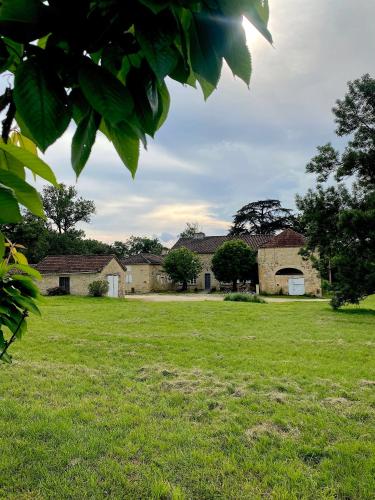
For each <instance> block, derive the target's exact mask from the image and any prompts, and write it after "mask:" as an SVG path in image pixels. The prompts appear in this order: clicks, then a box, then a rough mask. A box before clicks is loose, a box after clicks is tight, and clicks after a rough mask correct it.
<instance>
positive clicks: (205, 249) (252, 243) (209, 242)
mask: <svg viewBox="0 0 375 500" xmlns="http://www.w3.org/2000/svg"><path fill="white" fill-rule="evenodd" d="M271 238H273V236H272V235H266V234H242V235H240V236H205V237H204V238H180V239H179V240H178V241H177V242H176V243H175V244H174V246H173V247H172V250H175V249H176V248H181V247H185V248H188V249H189V250H192V251H193V252H197V253H215V252H216V250H217V249H218V248H219V246H221V245H222V244H223V243H225V242H226V241H230V240H242V241H244V242H245V243H247V244H248V245H249V247H250V248H252V249H253V250H257V249H258V248H260V247H261V246H262V245H264V244H265V243H266V242H267V241H268V240H270V239H271Z"/></svg>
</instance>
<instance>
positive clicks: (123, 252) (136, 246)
mask: <svg viewBox="0 0 375 500" xmlns="http://www.w3.org/2000/svg"><path fill="white" fill-rule="evenodd" d="M112 249H113V250H112V253H115V254H116V255H117V257H130V256H131V255H138V254H140V253H152V254H154V255H161V254H162V252H163V249H164V247H163V245H162V244H161V242H160V241H159V239H158V238H148V237H147V236H130V238H128V239H127V240H126V241H115V242H114V243H113V245H112Z"/></svg>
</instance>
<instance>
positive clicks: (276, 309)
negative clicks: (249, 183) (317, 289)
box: [0, 297, 375, 500]
mask: <svg viewBox="0 0 375 500" xmlns="http://www.w3.org/2000/svg"><path fill="white" fill-rule="evenodd" d="M42 312H43V317H44V318H45V321H43V322H41V321H38V320H37V319H34V318H31V319H30V322H31V325H30V326H31V328H32V329H33V336H26V337H25V339H24V340H23V341H22V342H21V343H17V344H15V346H14V351H15V352H14V354H15V357H16V361H15V362H14V364H13V365H12V366H9V367H5V366H4V367H2V369H0V394H1V398H2V401H1V405H0V433H1V453H0V477H1V480H0V497H1V498H7V499H8V498H11V499H12V498H14V499H16V498H43V499H44V498H45V499H48V498H51V499H55V498H59V499H71V498H104V497H107V498H153V499H162V498H164V499H165V498H171V497H172V493H173V494H174V495H175V497H174V498H175V499H176V498H180V499H181V498H183V499H186V500H187V499H193V500H198V499H199V500H201V499H207V500H208V499H212V498H215V499H224V498H225V499H227V498H230V499H245V498H246V499H247V498H254V499H261V498H280V499H281V498H285V499H296V498H298V499H300V498H304V499H307V498H309V499H317V500H318V499H320V500H323V499H324V500H326V499H335V498H337V499H339V498H340V499H343V498H347V499H349V498H350V499H356V500H361V499H362V500H368V499H369V498H372V496H373V492H374V491H375V474H374V472H375V458H374V457H375V444H374V443H375V391H374V387H375V385H374V383H375V365H374V362H373V360H374V348H375V345H374V329H375V300H374V297H372V298H371V299H367V301H366V302H364V303H363V305H362V307H361V308H358V307H344V308H343V309H342V311H339V312H333V311H332V310H331V308H330V307H329V305H328V304H327V303H318V302H308V303H306V302H294V303H284V304H271V303H270V304H267V305H266V306H265V305H262V304H259V305H258V304H242V303H234V302H223V301H220V302H200V303H198V302H189V303H187V302H180V303H176V302H174V303H151V302H148V303H146V302H141V301H129V302H126V301H123V300H115V299H107V298H103V299H100V301H99V303H98V300H97V299H91V298H77V297H62V298H48V299H46V303H45V305H44V306H43V309H42ZM108 318H110V321H108ZM62 346H63V347H62ZM177 495H180V496H177ZM172 498H173V497H172Z"/></svg>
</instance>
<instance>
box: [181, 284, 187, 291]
mask: <svg viewBox="0 0 375 500" xmlns="http://www.w3.org/2000/svg"><path fill="white" fill-rule="evenodd" d="M187 288H188V287H187V281H183V282H182V288H181V290H182V291H183V292H186V290H187Z"/></svg>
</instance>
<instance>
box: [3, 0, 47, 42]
mask: <svg viewBox="0 0 375 500" xmlns="http://www.w3.org/2000/svg"><path fill="white" fill-rule="evenodd" d="M47 12H48V9H47V8H46V6H44V5H43V4H42V2H40V1H39V0H16V1H15V0H2V2H1V4H0V30H1V33H2V34H4V35H7V36H10V37H11V38H13V39H14V40H16V41H21V42H24V41H25V42H29V41H32V40H35V39H36V38H39V37H40V36H42V35H44V34H46V33H47V32H48V31H47V30H46V28H45V26H44V22H43V21H44V16H45V15H46V14H47Z"/></svg>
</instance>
